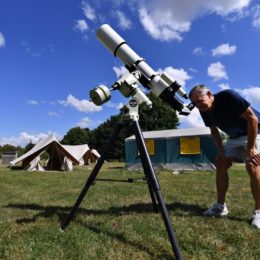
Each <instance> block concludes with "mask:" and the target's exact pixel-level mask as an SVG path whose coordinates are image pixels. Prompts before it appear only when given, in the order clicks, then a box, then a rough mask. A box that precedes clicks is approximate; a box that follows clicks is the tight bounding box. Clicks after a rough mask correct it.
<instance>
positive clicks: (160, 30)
mask: <svg viewBox="0 0 260 260" xmlns="http://www.w3.org/2000/svg"><path fill="white" fill-rule="evenodd" d="M162 6H163V5H162ZM167 13H168V14H169V12H165V14H163V13H160V14H159V15H161V16H162V17H165V16H167ZM169 15H171V14H169ZM156 16H158V14H156V13H155V14H153V13H149V11H148V10H147V9H146V8H141V9H139V19H140V22H141V24H142V25H143V27H144V29H145V30H146V31H147V33H148V34H150V35H151V37H152V38H154V39H156V40H160V41H171V40H176V41H181V40H182V37H181V36H180V33H182V32H187V31H189V29H190V23H189V22H183V23H181V24H175V23H171V20H167V18H166V19H162V18H160V19H157V17H156Z"/></svg>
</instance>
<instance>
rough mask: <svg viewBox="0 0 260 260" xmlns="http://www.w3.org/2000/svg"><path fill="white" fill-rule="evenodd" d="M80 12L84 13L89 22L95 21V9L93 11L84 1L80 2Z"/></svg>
mask: <svg viewBox="0 0 260 260" xmlns="http://www.w3.org/2000/svg"><path fill="white" fill-rule="evenodd" d="M81 4H82V10H83V12H84V15H85V16H86V18H88V19H89V20H91V21H93V20H95V19H96V12H95V9H93V8H92V7H91V6H90V5H89V4H88V3H87V2H86V1H82V2H81Z"/></svg>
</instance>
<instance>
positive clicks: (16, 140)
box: [0, 131, 61, 146]
mask: <svg viewBox="0 0 260 260" xmlns="http://www.w3.org/2000/svg"><path fill="white" fill-rule="evenodd" d="M51 133H53V132H51V131H49V132H47V133H38V134H28V133H26V132H22V133H20V134H19V135H18V136H11V137H3V138H0V145H5V144H11V145H14V146H18V145H19V146H25V145H27V144H28V143H30V142H32V143H33V144H36V143H38V142H39V141H40V139H42V138H46V137H47V136H48V135H50V134H51ZM54 134H55V136H56V138H57V139H60V138H61V136H60V135H59V134H57V133H54Z"/></svg>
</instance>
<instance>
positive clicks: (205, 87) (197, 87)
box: [189, 84, 210, 99]
mask: <svg viewBox="0 0 260 260" xmlns="http://www.w3.org/2000/svg"><path fill="white" fill-rule="evenodd" d="M196 90H204V91H210V89H209V88H208V87H207V86H206V85H203V84H199V85H196V86H195V87H193V88H192V89H191V91H190V93H189V99H190V98H191V95H192V94H193V92H195V91H196Z"/></svg>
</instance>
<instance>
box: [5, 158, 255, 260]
mask: <svg viewBox="0 0 260 260" xmlns="http://www.w3.org/2000/svg"><path fill="white" fill-rule="evenodd" d="M90 171H91V170H90V167H88V166H84V167H83V168H79V167H78V168H76V169H75V170H74V171H73V172H72V173H64V172H37V173H36V172H25V171H21V170H10V169H8V168H6V167H4V166H0V259H173V258H174V257H173V253H172V249H171V246H170V243H169V240H168V236H167V233H166V229H165V226H164V223H163V221H162V218H161V215H160V214H155V213H154V212H153V207H152V204H151V198H150V195H149V192H148V189H147V185H146V182H145V181H143V180H141V179H140V180H138V181H135V182H133V183H129V182H127V179H128V178H137V177H140V176H142V172H141V171H139V172H136V171H135V172H128V171H126V170H125V169H124V164H123V163H106V164H105V165H104V167H103V168H102V171H101V172H100V173H99V175H98V178H97V180H96V182H95V185H93V186H92V187H91V188H90V190H89V192H88V193H87V195H86V197H85V199H84V201H83V202H82V204H81V206H80V209H79V210H78V212H77V215H76V217H75V219H74V220H73V221H72V222H71V223H70V225H69V226H68V227H67V229H66V230H65V232H64V233H62V232H60V229H59V228H60V223H61V221H62V220H64V219H65V218H66V216H67V214H68V213H69V211H70V209H71V207H72V206H73V205H74V203H75V200H76V199H77V197H78V195H79V193H80V191H81V189H82V188H83V186H84V184H85V181H86V179H87V177H88V176H89V174H90ZM158 178H159V181H160V185H161V190H162V193H163V196H164V199H165V202H166V205H167V208H168V210H169V213H170V217H171V221H172V224H173V227H174V229H175V231H176V235H177V238H178V241H179V244H180V249H181V253H182V256H183V258H184V259H260V231H259V230H256V229H253V228H251V226H250V224H251V221H250V217H251V213H252V210H253V201H252V197H251V192H250V188H249V178H248V176H247V174H246V172H245V171H244V168H243V167H242V166H233V167H232V169H231V171H230V189H229V193H228V196H227V205H228V208H229V210H230V215H229V216H228V217H226V218H206V217H203V216H202V212H203V211H204V210H205V209H206V208H207V207H208V206H209V205H211V204H212V202H214V200H215V185H214V182H215V181H214V180H215V176H214V173H212V172H185V173H182V174H179V175H173V174H172V173H171V172H170V171H160V172H159V173H158Z"/></svg>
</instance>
